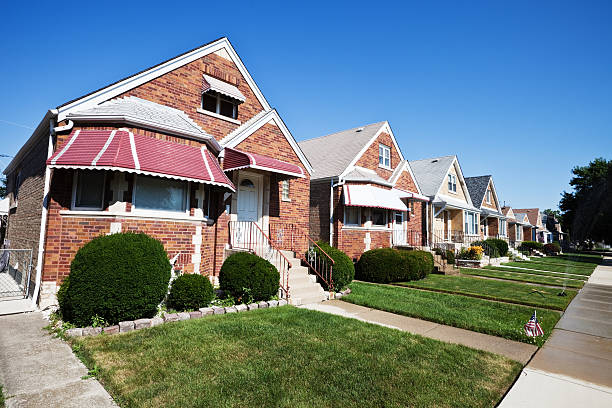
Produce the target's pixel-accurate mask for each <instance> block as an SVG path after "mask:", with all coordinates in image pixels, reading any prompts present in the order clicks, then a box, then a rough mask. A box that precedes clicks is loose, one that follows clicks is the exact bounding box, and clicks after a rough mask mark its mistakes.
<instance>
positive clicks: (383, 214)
mask: <svg viewBox="0 0 612 408" xmlns="http://www.w3.org/2000/svg"><path fill="white" fill-rule="evenodd" d="M371 214H372V225H376V226H379V227H381V226H382V227H386V226H387V210H383V209H382V208H372V211H371Z"/></svg>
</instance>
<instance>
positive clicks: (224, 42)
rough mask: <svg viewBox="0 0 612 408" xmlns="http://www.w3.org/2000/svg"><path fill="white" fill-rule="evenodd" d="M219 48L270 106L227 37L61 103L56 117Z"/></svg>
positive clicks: (158, 75) (63, 116)
mask: <svg viewBox="0 0 612 408" xmlns="http://www.w3.org/2000/svg"><path fill="white" fill-rule="evenodd" d="M221 49H225V51H227V53H228V54H229V56H230V58H231V60H232V62H233V63H234V64H235V65H236V67H237V68H238V71H240V73H241V74H242V76H243V77H244V79H245V81H246V82H247V84H248V85H249V87H250V88H251V90H252V91H253V94H254V95H255V97H256V98H257V100H258V101H259V103H260V104H261V105H262V106H263V108H264V110H270V109H271V108H270V105H269V104H268V101H267V100H266V99H265V97H264V96H263V94H262V92H261V90H260V89H259V87H258V86H257V84H256V83H255V81H254V80H253V78H252V77H251V75H250V74H249V72H248V71H247V69H246V67H245V66H244V64H243V63H242V61H241V60H240V57H239V56H238V54H237V53H236V50H234V47H232V45H231V43H230V41H229V40H228V39H227V38H226V37H223V38H220V39H219V40H217V41H214V42H212V43H209V44H206V45H204V46H202V47H200V48H197V49H195V50H193V51H190V52H188V53H186V54H183V55H180V56H178V57H175V58H173V59H171V60H169V61H166V62H164V63H162V64H161V65H158V66H155V67H152V68H149V69H148V70H146V71H143V72H141V73H139V74H136V75H134V76H131V77H129V78H126V79H124V80H122V81H119V82H117V83H116V84H112V85H108V86H106V87H105V88H102V89H100V90H98V91H96V92H94V93H93V94H91V95H87V96H83V97H82V98H79V99H77V100H75V101H73V102H70V103H68V104H67V105H65V106H61V107H59V108H58V113H59V114H58V118H57V121H58V122H61V121H62V120H64V118H65V117H66V115H67V114H68V113H70V112H72V111H75V110H84V109H87V108H90V107H92V106H95V105H98V104H100V103H101V102H104V101H106V100H109V99H112V98H114V97H116V96H119V95H121V94H123V93H125V92H127V91H129V90H131V89H133V88H136V87H138V86H140V85H142V84H144V83H146V82H149V81H151V80H153V79H155V78H158V77H160V76H162V75H164V74H167V73H168V72H170V71H173V70H175V69H177V68H180V67H182V66H184V65H187V64H189V63H190V62H193V61H195V60H197V59H200V58H202V57H204V56H206V55H209V54H211V53H214V52H215V51H219V50H221Z"/></svg>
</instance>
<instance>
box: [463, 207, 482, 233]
mask: <svg viewBox="0 0 612 408" xmlns="http://www.w3.org/2000/svg"><path fill="white" fill-rule="evenodd" d="M463 218H464V232H465V233H466V234H468V235H477V234H478V216H477V215H476V213H475V212H472V211H464V212H463Z"/></svg>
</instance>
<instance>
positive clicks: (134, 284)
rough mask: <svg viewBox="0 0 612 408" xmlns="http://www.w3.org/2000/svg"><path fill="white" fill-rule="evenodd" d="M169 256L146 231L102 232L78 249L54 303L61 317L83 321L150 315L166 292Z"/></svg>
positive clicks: (154, 311) (76, 323)
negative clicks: (56, 302)
mask: <svg viewBox="0 0 612 408" xmlns="http://www.w3.org/2000/svg"><path fill="white" fill-rule="evenodd" d="M170 269H171V265H170V261H168V255H167V254H166V251H165V250H164V247H163V245H162V244H161V242H159V241H158V240H156V239H153V238H151V237H150V236H148V235H146V234H134V233H119V234H112V235H103V236H99V237H97V238H94V239H93V240H91V241H89V242H88V243H87V244H85V245H84V246H83V247H82V248H81V249H79V250H78V252H77V253H76V255H75V256H74V259H73V260H72V263H71V264H70V275H69V276H68V277H67V278H66V279H65V280H64V283H63V284H62V286H61V288H60V290H59V292H58V302H59V305H60V309H61V312H62V318H63V319H64V320H65V321H67V322H70V323H73V324H75V325H77V326H88V325H90V324H91V323H92V318H93V317H94V316H98V317H100V318H103V319H104V320H105V321H106V322H108V323H109V324H116V323H118V322H120V321H123V320H135V319H140V318H148V317H153V316H154V315H155V314H156V313H157V306H158V305H159V303H160V302H161V301H162V300H163V299H164V297H165V296H166V292H167V290H168V282H169V281H170Z"/></svg>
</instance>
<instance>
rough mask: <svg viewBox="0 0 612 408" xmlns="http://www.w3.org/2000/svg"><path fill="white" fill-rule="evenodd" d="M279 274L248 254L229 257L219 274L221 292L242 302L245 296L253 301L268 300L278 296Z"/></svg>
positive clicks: (273, 267) (260, 259) (262, 261)
mask: <svg viewBox="0 0 612 408" xmlns="http://www.w3.org/2000/svg"><path fill="white" fill-rule="evenodd" d="M279 282H280V274H279V273H278V270H277V269H276V267H275V266H274V265H272V264H271V263H270V262H268V261H266V260H265V259H263V258H260V257H258V256H257V255H254V254H252V253H250V252H237V253H235V254H232V255H230V256H229V257H228V258H227V259H226V260H225V262H223V265H222V266H221V271H220V272H219V285H220V287H221V290H223V291H225V292H227V293H229V294H230V295H232V296H233V297H234V298H235V299H236V300H237V301H238V302H242V301H243V298H244V297H245V295H250V296H251V297H252V298H253V300H254V301H260V300H269V299H270V298H271V297H272V296H275V295H276V294H278V287H279Z"/></svg>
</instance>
